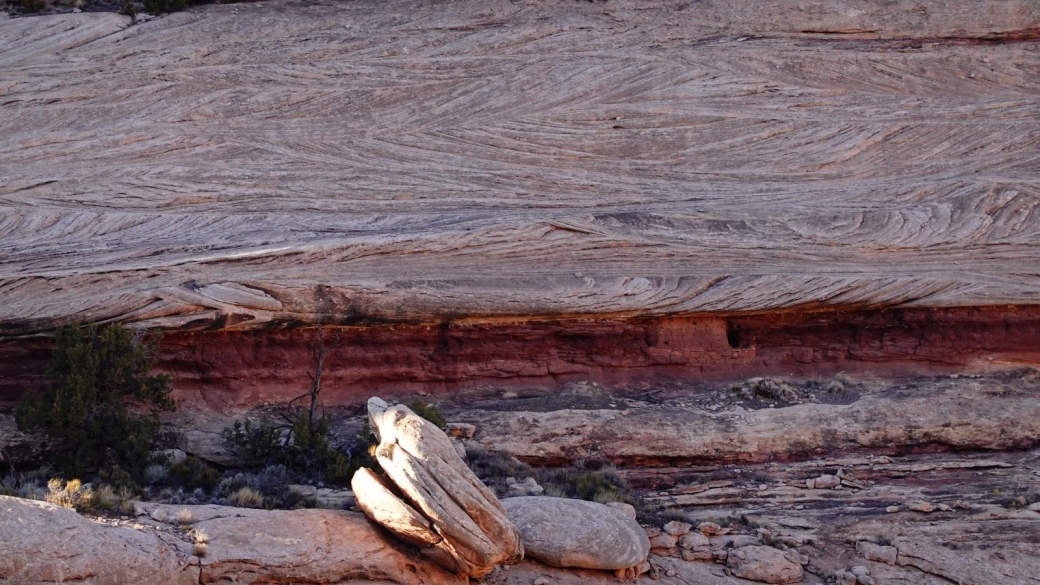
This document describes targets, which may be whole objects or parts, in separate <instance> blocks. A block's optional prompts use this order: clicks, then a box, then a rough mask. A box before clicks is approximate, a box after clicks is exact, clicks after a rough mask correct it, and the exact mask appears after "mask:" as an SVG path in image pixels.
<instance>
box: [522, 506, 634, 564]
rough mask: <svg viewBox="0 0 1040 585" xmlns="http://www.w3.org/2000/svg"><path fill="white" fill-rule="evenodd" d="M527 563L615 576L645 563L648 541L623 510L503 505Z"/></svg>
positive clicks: (592, 507) (605, 507)
mask: <svg viewBox="0 0 1040 585" xmlns="http://www.w3.org/2000/svg"><path fill="white" fill-rule="evenodd" d="M502 505H503V506H505V509H506V511H507V512H508V513H509V518H510V519H511V520H512V521H513V523H514V524H516V527H517V528H518V529H519V530H520V538H521V540H522V541H523V544H524V551H525V554H526V555H527V556H528V557H531V558H535V559H538V560H539V561H542V562H543V563H545V564H547V565H549V566H552V567H576V568H581V569H603V570H609V571H616V570H618V569H629V568H632V567H638V566H639V565H641V564H642V563H643V562H645V561H646V556H647V554H649V552H650V541H649V539H648V538H647V536H646V532H645V531H644V530H643V528H642V527H641V526H640V525H639V524H638V523H637V522H636V521H635V520H634V519H632V518H630V517H629V516H628V515H627V514H625V513H624V512H622V511H621V510H617V509H615V508H611V507H609V506H606V505H603V504H599V503H596V502H586V501H584V500H569V499H566V498H553V497H548V496H524V497H518V498H506V499H505V500H502Z"/></svg>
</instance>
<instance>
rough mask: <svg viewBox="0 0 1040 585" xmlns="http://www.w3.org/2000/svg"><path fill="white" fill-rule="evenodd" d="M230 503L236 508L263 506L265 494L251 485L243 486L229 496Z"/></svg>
mask: <svg viewBox="0 0 1040 585" xmlns="http://www.w3.org/2000/svg"><path fill="white" fill-rule="evenodd" d="M227 501H228V505H229V506H234V507H236V508H263V507H264V496H263V495H262V494H261V493H260V492H258V491H256V490H254V489H253V488H250V487H244V488H241V489H239V490H237V491H235V492H234V493H232V494H231V495H229V496H228V499H227Z"/></svg>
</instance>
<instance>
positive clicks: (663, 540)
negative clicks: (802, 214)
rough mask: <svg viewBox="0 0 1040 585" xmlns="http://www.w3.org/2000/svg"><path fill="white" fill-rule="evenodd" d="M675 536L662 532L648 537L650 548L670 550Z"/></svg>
mask: <svg viewBox="0 0 1040 585" xmlns="http://www.w3.org/2000/svg"><path fill="white" fill-rule="evenodd" d="M676 542H677V540H676V538H675V537H674V536H672V535H671V534H668V533H667V532H662V533H661V534H658V535H657V536H655V537H653V538H651V539H650V550H652V551H671V550H672V549H674V548H675V545H676Z"/></svg>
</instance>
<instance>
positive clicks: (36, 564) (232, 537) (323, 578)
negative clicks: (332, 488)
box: [0, 496, 465, 585]
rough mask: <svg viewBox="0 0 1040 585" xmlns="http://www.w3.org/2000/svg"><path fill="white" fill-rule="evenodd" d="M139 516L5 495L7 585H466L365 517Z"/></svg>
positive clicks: (257, 513)
mask: <svg viewBox="0 0 1040 585" xmlns="http://www.w3.org/2000/svg"><path fill="white" fill-rule="evenodd" d="M183 510H187V512H188V514H183V513H182V511H183ZM139 513H140V515H139V516H138V518H137V521H120V522H119V524H120V525H118V526H113V525H107V524H102V523H99V522H95V521H92V520H90V519H88V518H85V517H83V516H80V515H79V514H77V513H76V512H74V511H73V510H68V509H65V508H60V507H57V506H53V505H51V504H47V503H44V502H37V501H33V500H23V499H19V498H11V497H6V496H0V542H3V543H4V545H3V546H2V547H0V581H3V582H5V583H8V582H10V583H19V584H33V583H40V584H43V583H68V582H72V581H76V582H79V581H83V582H87V583H98V584H106V583H170V584H173V585H178V584H183V585H187V584H189V583H190V584H194V585H198V584H199V583H255V582H259V583H301V582H302V583H360V582H379V583H397V584H402V585H424V584H428V585H442V584H444V585H451V584H459V585H462V584H464V583H465V580H464V579H460V578H459V577H457V576H455V575H452V574H450V573H448V572H446V571H444V570H443V569H441V568H440V567H438V566H437V565H435V564H434V563H431V562H429V561H426V560H423V559H421V558H420V557H419V556H418V555H417V554H415V553H414V552H409V551H407V550H405V549H404V548H403V547H400V546H399V545H397V544H396V543H394V542H393V541H392V540H391V539H388V538H387V537H386V536H384V535H383V533H381V532H380V530H379V529H378V528H377V527H376V526H375V525H373V524H372V523H371V522H369V521H368V520H367V519H366V518H365V517H364V515H362V514H358V513H355V512H342V511H332V510H252V509H245V508H230V507H225V506H170V505H161V504H143V505H140V506H139ZM181 520H187V521H186V522H181ZM193 531H202V532H204V533H205V534H206V535H207V537H208V542H207V545H206V553H205V555H203V556H201V558H200V557H197V556H194V550H193V546H192V538H193V537H192V534H193V533H194V532H193Z"/></svg>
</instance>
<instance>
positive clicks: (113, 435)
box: [16, 325, 174, 479]
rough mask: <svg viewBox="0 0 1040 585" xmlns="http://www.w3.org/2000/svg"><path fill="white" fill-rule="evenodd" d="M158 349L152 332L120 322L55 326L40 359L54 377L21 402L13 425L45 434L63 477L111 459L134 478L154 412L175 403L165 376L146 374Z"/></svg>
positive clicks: (154, 425)
mask: <svg viewBox="0 0 1040 585" xmlns="http://www.w3.org/2000/svg"><path fill="white" fill-rule="evenodd" d="M158 353H159V336H158V335H153V336H151V337H149V338H144V337H142V336H139V335H138V334H137V333H136V332H134V331H131V330H130V329H126V328H124V327H121V326H119V325H108V326H105V327H102V328H98V327H94V326H91V327H86V328H83V327H74V326H68V327H62V328H60V329H59V330H58V331H57V335H56V347H55V349H54V354H53V355H52V356H51V361H50V363H49V364H48V366H47V375H48V376H49V377H50V378H52V379H53V380H54V384H52V385H51V386H50V387H49V388H48V389H47V390H46V391H45V392H44V393H43V396H42V397H39V398H36V397H33V396H29V397H27V398H26V399H25V400H24V401H23V402H22V404H21V405H20V406H19V407H18V411H17V413H16V421H17V423H18V428H19V429H20V430H22V431H25V432H35V433H41V434H44V435H46V436H47V437H49V438H50V439H52V447H53V451H54V452H53V456H54V462H55V464H56V466H57V467H58V469H59V470H61V471H63V472H65V473H66V474H67V476H68V477H79V476H81V475H82V474H83V472H84V471H85V470H87V469H91V470H95V469H100V468H102V467H111V466H114V465H118V466H120V467H121V468H123V469H125V470H126V471H127V472H128V473H129V474H130V475H131V476H133V477H134V478H135V479H139V478H140V474H141V472H142V471H143V469H144V466H145V465H146V464H147V463H148V460H149V457H150V455H151V451H152V448H153V442H154V439H155V435H156V433H157V432H158V430H159V415H158V411H159V410H173V409H174V402H173V400H172V399H171V398H170V379H169V376H167V375H165V374H159V375H150V374H149V372H150V371H151V369H152V365H153V364H154V363H155V360H156V358H157V357H158ZM131 403H133V405H134V406H133V408H130V407H129V404H131Z"/></svg>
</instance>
